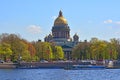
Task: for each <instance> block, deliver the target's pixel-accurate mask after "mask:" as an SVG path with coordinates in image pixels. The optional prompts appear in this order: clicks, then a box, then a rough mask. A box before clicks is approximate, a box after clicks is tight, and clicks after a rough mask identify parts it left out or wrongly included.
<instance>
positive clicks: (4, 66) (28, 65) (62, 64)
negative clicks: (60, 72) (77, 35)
mask: <svg viewBox="0 0 120 80" xmlns="http://www.w3.org/2000/svg"><path fill="white" fill-rule="evenodd" d="M76 64H82V65H87V64H90V63H81V62H47V63H45V62H44V63H40V62H32V63H31V62H21V63H19V64H17V63H16V64H15V63H0V69H15V68H65V67H67V66H69V65H76Z"/></svg>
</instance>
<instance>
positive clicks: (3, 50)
mask: <svg viewBox="0 0 120 80" xmlns="http://www.w3.org/2000/svg"><path fill="white" fill-rule="evenodd" d="M11 55H12V50H11V46H10V44H7V43H1V44H0V56H1V58H3V59H4V61H6V59H7V58H10V56H11Z"/></svg>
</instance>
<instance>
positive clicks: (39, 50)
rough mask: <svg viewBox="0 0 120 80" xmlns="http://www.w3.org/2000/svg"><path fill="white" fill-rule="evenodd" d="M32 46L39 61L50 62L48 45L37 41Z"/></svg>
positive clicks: (50, 50) (50, 56)
mask: <svg viewBox="0 0 120 80" xmlns="http://www.w3.org/2000/svg"><path fill="white" fill-rule="evenodd" d="M34 46H35V49H36V55H37V56H38V58H39V60H42V59H46V60H50V59H52V58H53V55H52V49H51V46H50V43H48V42H39V41H38V42H36V43H35V44H34Z"/></svg>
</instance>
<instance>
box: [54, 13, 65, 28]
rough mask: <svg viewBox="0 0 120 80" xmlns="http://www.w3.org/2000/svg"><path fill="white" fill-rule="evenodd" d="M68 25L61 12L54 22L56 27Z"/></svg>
mask: <svg viewBox="0 0 120 80" xmlns="http://www.w3.org/2000/svg"><path fill="white" fill-rule="evenodd" d="M61 25H67V20H66V19H65V18H64V17H63V15H62V11H60V12H59V16H58V17H57V18H56V20H55V22H54V26H61Z"/></svg>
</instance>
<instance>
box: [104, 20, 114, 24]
mask: <svg viewBox="0 0 120 80" xmlns="http://www.w3.org/2000/svg"><path fill="white" fill-rule="evenodd" d="M112 22H113V21H112V20H111V19H108V20H105V21H104V23H105V24H109V23H112Z"/></svg>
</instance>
